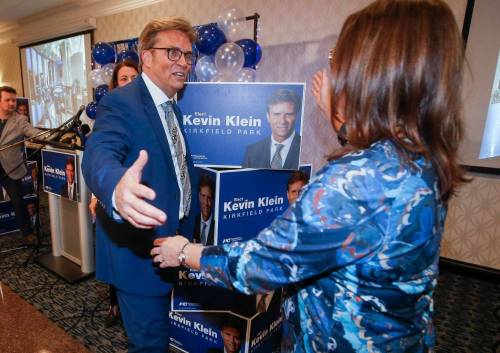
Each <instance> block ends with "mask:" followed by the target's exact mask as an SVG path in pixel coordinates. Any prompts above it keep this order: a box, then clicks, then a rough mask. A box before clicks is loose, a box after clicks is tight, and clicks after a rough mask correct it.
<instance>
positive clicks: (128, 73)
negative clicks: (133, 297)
mask: <svg viewBox="0 0 500 353" xmlns="http://www.w3.org/2000/svg"><path fill="white" fill-rule="evenodd" d="M137 75H139V69H138V67H137V64H136V63H135V62H133V61H128V60H124V61H122V62H119V63H118V64H116V65H115V68H114V69H113V74H112V75H111V81H110V82H109V90H110V91H111V90H113V89H115V88H119V87H123V86H125V85H127V84H129V83H130V82H132V80H133V79H134V78H136V77H137ZM96 208H97V198H96V197H95V196H94V195H92V198H91V199H90V203H89V210H90V214H91V215H92V217H93V219H95V217H96ZM119 318H120V309H119V307H118V297H117V296H116V288H115V287H114V286H113V285H110V286H109V311H108V316H107V318H106V322H105V326H106V327H111V326H113V325H115V324H116V323H117V322H118V319H119Z"/></svg>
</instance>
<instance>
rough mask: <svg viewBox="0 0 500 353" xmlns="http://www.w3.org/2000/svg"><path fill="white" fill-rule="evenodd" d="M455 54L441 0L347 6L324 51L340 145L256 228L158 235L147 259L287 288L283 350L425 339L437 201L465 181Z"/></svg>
mask: <svg viewBox="0 0 500 353" xmlns="http://www.w3.org/2000/svg"><path fill="white" fill-rule="evenodd" d="M463 59H464V58H463V43H462V39H461V37H460V33H459V30H458V27H457V24H456V22H455V19H454V17H453V14H452V12H451V10H450V9H449V7H448V6H447V5H446V4H445V3H444V2H443V1H441V0H404V1H402V0H380V1H376V2H374V3H372V4H371V5H369V6H367V7H366V8H364V9H362V10H361V11H359V12H356V13H354V14H352V15H351V16H349V17H348V19H347V20H346V22H345V24H344V26H343V28H342V31H341V33H340V36H339V38H338V42H337V45H336V47H335V53H334V56H333V59H332V61H331V72H332V81H331V85H332V87H331V92H332V96H331V102H332V111H334V112H335V113H336V114H333V113H332V114H331V118H332V122H333V123H336V122H337V120H338V121H340V122H344V121H345V137H346V139H347V141H348V144H347V145H346V146H345V147H344V148H342V149H340V150H339V151H337V152H335V153H334V154H333V155H332V157H331V160H330V161H329V162H328V163H327V165H326V166H325V167H324V168H323V169H322V170H320V171H319V172H318V173H317V175H316V176H315V177H314V178H312V180H311V182H310V183H309V184H308V185H307V186H305V187H304V190H303V193H302V195H301V196H300V197H299V199H298V200H297V201H296V203H295V204H293V205H292V206H291V207H290V208H289V209H288V210H287V211H285V213H284V214H283V215H281V216H279V217H278V218H277V219H276V220H275V221H274V222H273V223H272V224H271V225H270V226H269V227H268V228H266V229H264V230H263V231H262V232H260V234H259V235H258V236H257V237H256V238H255V239H252V240H249V241H247V242H235V243H231V244H225V245H223V246H207V247H202V246H200V245H199V244H192V243H189V241H188V240H187V239H186V238H184V237H182V236H175V237H167V238H164V240H163V242H158V243H157V244H158V245H159V246H157V247H155V248H154V249H153V250H152V255H153V256H154V261H155V262H159V263H160V267H169V266H178V265H185V266H189V267H191V268H194V269H200V270H201V271H202V272H203V273H204V274H205V278H206V279H209V280H210V281H212V282H213V283H214V284H216V285H220V286H224V287H227V288H231V289H236V290H239V291H241V292H244V293H248V294H250V293H266V292H270V291H272V290H274V289H277V288H280V287H286V289H287V293H288V294H289V297H288V299H286V300H285V301H284V303H283V311H284V315H285V321H284V325H285V326H284V337H283V344H282V351H283V352H289V351H293V352H333V351H335V352H343V353H344V352H428V351H432V350H433V347H434V344H435V339H434V329H433V325H432V316H433V293H434V289H435V287H436V282H437V278H438V260H439V249H440V240H441V236H442V234H443V228H444V220H445V214H446V204H447V202H448V200H449V198H450V197H451V196H452V195H453V193H454V191H455V190H456V188H457V186H458V185H459V184H461V183H462V182H464V177H463V172H462V171H461V169H460V168H459V165H458V163H457V159H456V155H457V149H458V144H459V141H460V139H461V137H462V122H461V102H460V95H461V82H462V67H463ZM334 115H335V116H334ZM338 117H340V119H337V118H338ZM337 125H338V124H337ZM160 244H161V245H160Z"/></svg>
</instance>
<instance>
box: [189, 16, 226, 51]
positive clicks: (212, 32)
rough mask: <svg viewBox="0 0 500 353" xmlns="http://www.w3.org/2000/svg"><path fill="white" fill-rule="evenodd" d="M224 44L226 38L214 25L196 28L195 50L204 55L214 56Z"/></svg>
mask: <svg viewBox="0 0 500 353" xmlns="http://www.w3.org/2000/svg"><path fill="white" fill-rule="evenodd" d="M225 42H226V36H224V32H222V31H221V30H220V29H219V27H217V25H216V24H215V23H210V24H208V25H203V26H200V27H198V41H197V42H196V48H198V50H199V51H200V53H202V54H205V55H212V54H214V53H215V52H216V51H217V49H218V48H219V47H220V46H221V45H222V44H224V43H225Z"/></svg>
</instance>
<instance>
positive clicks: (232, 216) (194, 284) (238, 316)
mask: <svg viewBox="0 0 500 353" xmlns="http://www.w3.org/2000/svg"><path fill="white" fill-rule="evenodd" d="M196 169H197V172H198V173H199V180H200V184H199V185H198V188H197V190H198V194H197V197H194V198H193V200H195V201H194V202H195V204H194V212H196V213H197V216H196V224H195V229H194V233H193V234H194V238H195V240H196V241H197V242H201V243H204V244H205V245H214V244H215V245H221V244H227V243H230V242H233V241H245V240H248V239H250V238H253V237H255V236H256V235H257V234H258V233H259V231H261V230H262V229H264V228H265V227H267V226H268V225H269V224H270V223H271V222H272V221H273V219H274V218H276V216H278V215H280V214H281V213H283V212H284V211H285V210H286V208H287V207H288V198H287V183H288V178H289V177H290V175H291V174H292V173H293V171H291V170H268V169H234V170H215V169H210V168H201V167H197V168H196ZM305 169H306V172H307V171H310V167H306V168H305ZM196 201H198V202H196ZM202 220H205V221H206V223H207V226H208V229H204V227H203V225H202V223H201V221H202ZM202 229H203V232H202ZM178 274H179V276H178V283H177V286H176V287H175V289H174V291H173V294H172V310H171V312H170V322H171V339H172V342H171V345H172V346H173V347H176V349H178V351H179V352H198V351H199V350H197V347H200V346H201V347H212V348H213V350H206V351H207V352H217V351H220V352H222V350H221V349H223V348H222V345H223V344H226V345H227V344H229V343H227V342H225V341H224V339H223V338H224V337H225V336H228V335H231V336H238V337H239V338H235V337H233V341H237V342H240V343H239V344H241V347H240V348H238V349H239V350H235V352H240V351H241V352H242V353H244V352H248V353H249V352H274V351H277V352H279V344H280V340H281V323H282V317H281V316H280V306H281V293H280V291H275V292H274V293H271V294H268V295H265V296H263V295H252V296H248V295H244V294H241V293H238V292H235V291H228V290H226V289H224V288H219V287H212V286H210V285H208V284H207V283H206V282H205V280H204V278H203V276H202V274H201V273H199V272H196V271H189V270H181V271H179V273H178ZM231 325H232V326H231ZM231 327H232V328H231ZM231 330H232V331H233V332H232V333H231V334H229V333H226V334H225V336H224V332H225V331H231ZM226 341H227V340H226ZM237 345H238V344H237ZM217 349H220V350H217ZM226 351H230V350H228V349H226ZM204 352H205V351H204Z"/></svg>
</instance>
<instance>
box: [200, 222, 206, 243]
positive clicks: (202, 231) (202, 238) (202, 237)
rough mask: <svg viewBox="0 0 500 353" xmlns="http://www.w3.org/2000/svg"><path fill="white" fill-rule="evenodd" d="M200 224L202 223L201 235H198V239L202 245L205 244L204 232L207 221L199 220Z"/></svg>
mask: <svg viewBox="0 0 500 353" xmlns="http://www.w3.org/2000/svg"><path fill="white" fill-rule="evenodd" d="M201 224H202V226H201V237H200V238H201V239H200V240H201V243H202V244H203V245H207V236H206V234H205V233H206V231H207V223H205V222H204V221H201Z"/></svg>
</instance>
